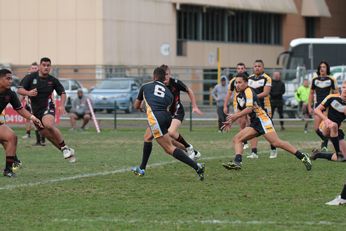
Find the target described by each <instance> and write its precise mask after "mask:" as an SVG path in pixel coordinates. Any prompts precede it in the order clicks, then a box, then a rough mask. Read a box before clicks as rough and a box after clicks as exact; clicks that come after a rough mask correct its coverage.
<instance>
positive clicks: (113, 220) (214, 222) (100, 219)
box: [53, 217, 346, 226]
mask: <svg viewBox="0 0 346 231" xmlns="http://www.w3.org/2000/svg"><path fill="white" fill-rule="evenodd" d="M53 222H60V223H78V224H80V223H81V222H108V223H125V224H135V223H154V224H169V225H174V224H197V223H198V224H206V225H311V226H313V225H325V226H328V225H338V226H344V225H346V223H345V222H343V223H340V222H332V221H317V222H316V221H296V222H289V221H288V222H287V221H286V222H285V221H284V222H283V221H256V220H254V221H241V220H217V219H213V220H175V221H174V220H171V221H170V220H141V219H130V220H128V219H121V218H106V217H95V218H80V219H70V218H62V219H58V218H55V219H53Z"/></svg>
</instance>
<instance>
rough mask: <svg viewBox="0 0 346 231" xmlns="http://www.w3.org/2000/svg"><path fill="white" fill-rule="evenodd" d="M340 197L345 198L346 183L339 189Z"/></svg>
mask: <svg viewBox="0 0 346 231" xmlns="http://www.w3.org/2000/svg"><path fill="white" fill-rule="evenodd" d="M340 196H341V198H342V199H344V200H346V184H345V185H344V188H343V189H342V191H341V195H340Z"/></svg>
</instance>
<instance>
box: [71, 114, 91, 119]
mask: <svg viewBox="0 0 346 231" xmlns="http://www.w3.org/2000/svg"><path fill="white" fill-rule="evenodd" d="M73 114H75V115H76V116H77V120H79V119H83V118H84V116H85V115H87V114H89V113H82V114H80V113H76V112H74V113H73Z"/></svg>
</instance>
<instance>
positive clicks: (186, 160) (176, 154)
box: [173, 148, 198, 171]
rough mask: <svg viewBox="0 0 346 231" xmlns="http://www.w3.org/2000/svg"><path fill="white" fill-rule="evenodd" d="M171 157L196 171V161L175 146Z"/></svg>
mask: <svg viewBox="0 0 346 231" xmlns="http://www.w3.org/2000/svg"><path fill="white" fill-rule="evenodd" d="M173 157H174V158H175V159H177V160H180V161H181V162H183V163H185V164H187V165H189V166H191V167H192V168H193V169H195V170H196V171H197V170H198V166H197V163H196V162H195V161H193V160H191V159H190V158H189V157H188V156H187V155H186V154H185V152H184V151H183V150H181V149H179V148H176V149H175V150H174V152H173Z"/></svg>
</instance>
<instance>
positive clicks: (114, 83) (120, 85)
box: [96, 80, 130, 90]
mask: <svg viewBox="0 0 346 231" xmlns="http://www.w3.org/2000/svg"><path fill="white" fill-rule="evenodd" d="M129 87H130V81H128V80H105V81H102V82H101V83H99V84H98V85H97V87H96V88H98V89H115V90H124V89H128V88H129Z"/></svg>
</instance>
